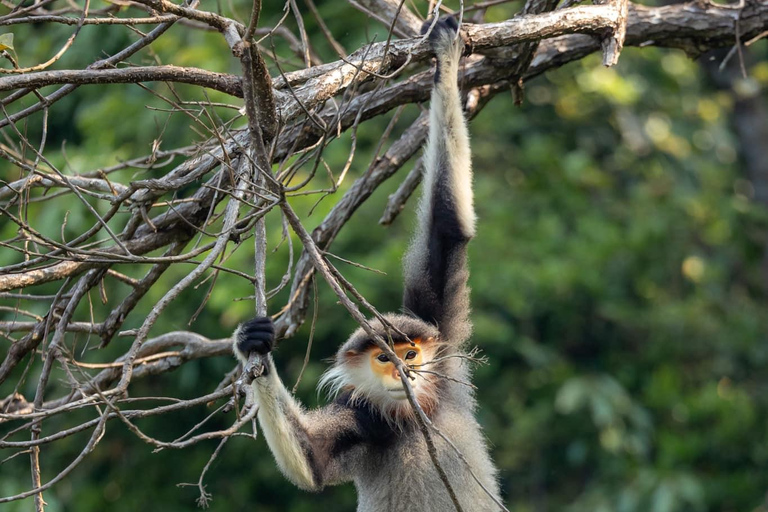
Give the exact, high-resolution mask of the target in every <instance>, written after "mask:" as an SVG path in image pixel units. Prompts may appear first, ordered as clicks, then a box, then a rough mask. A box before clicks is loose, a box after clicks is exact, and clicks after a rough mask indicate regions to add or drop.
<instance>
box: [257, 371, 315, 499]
mask: <svg viewBox="0 0 768 512" xmlns="http://www.w3.org/2000/svg"><path fill="white" fill-rule="evenodd" d="M271 370H272V371H271V372H270V373H269V374H268V375H267V376H265V377H261V378H258V379H256V380H255V381H254V382H253V390H254V392H255V395H256V403H257V404H258V405H259V424H260V425H261V431H262V433H263V434H264V437H265V438H266V440H267V443H268V444H269V447H270V449H271V450H272V455H274V457H275V461H276V462H277V465H278V466H279V467H280V469H281V471H282V472H283V474H284V475H285V476H286V477H287V478H288V479H289V480H291V481H292V482H293V483H295V484H296V485H297V486H299V487H301V488H302V489H308V490H312V489H314V488H315V487H316V485H315V482H314V478H313V477H312V470H311V468H310V466H309V461H308V460H307V455H306V454H305V453H304V450H303V448H302V447H301V444H300V443H299V439H298V437H297V435H296V432H295V430H294V429H295V427H294V425H292V424H291V421H290V420H289V419H288V417H289V415H290V416H291V417H292V418H293V419H294V421H297V422H299V421H301V407H300V406H299V404H298V403H297V402H296V401H295V400H294V399H293V397H292V396H291V395H290V393H289V392H288V390H287V389H285V386H284V385H283V383H282V382H281V381H280V378H279V377H278V376H277V375H276V373H275V370H274V366H273V367H272V369H271Z"/></svg>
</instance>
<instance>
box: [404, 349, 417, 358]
mask: <svg viewBox="0 0 768 512" xmlns="http://www.w3.org/2000/svg"><path fill="white" fill-rule="evenodd" d="M414 357H416V351H415V350H409V351H408V353H407V354H405V359H406V360H408V359H413V358H414Z"/></svg>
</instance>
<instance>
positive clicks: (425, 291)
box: [233, 17, 500, 512]
mask: <svg viewBox="0 0 768 512" xmlns="http://www.w3.org/2000/svg"><path fill="white" fill-rule="evenodd" d="M429 23H430V22H427V23H425V28H428V26H429ZM428 39H429V42H430V45H431V48H432V50H433V52H434V53H435V55H436V60H437V66H436V71H435V77H434V86H433V90H432V94H431V106H430V114H429V115H430V125H429V134H428V139H427V143H426V146H425V150H424V158H423V161H424V171H423V173H424V176H423V178H424V179H423V191H422V197H421V198H420V201H419V208H418V222H417V228H416V233H415V235H414V237H413V239H412V241H411V243H410V246H409V249H408V250H407V252H406V255H405V257H404V281H405V283H404V288H405V289H404V294H403V309H404V312H403V313H400V314H395V313H391V314H386V315H384V316H383V318H384V322H382V321H381V320H377V319H374V320H372V321H371V322H370V325H371V326H372V327H373V328H374V329H375V331H376V333H378V334H380V335H381V336H382V338H383V339H389V340H391V342H392V348H393V350H394V352H395V354H396V355H397V357H398V358H399V359H400V360H401V361H403V363H404V364H405V365H407V367H408V368H410V369H412V370H413V371H412V374H413V376H414V380H412V381H411V386H412V389H413V394H414V397H415V399H416V401H417V402H418V404H419V406H420V408H421V409H422V410H423V411H424V413H425V414H426V415H427V417H428V418H429V419H430V421H431V422H432V424H433V425H434V426H435V427H437V428H438V429H439V430H440V432H441V433H442V434H444V435H445V436H446V437H447V438H448V439H450V440H451V441H452V442H453V444H454V445H455V446H456V447H458V448H459V450H460V451H461V453H462V454H463V455H464V458H465V459H466V462H465V461H463V460H462V459H461V457H460V456H459V455H458V454H457V453H456V451H455V450H454V448H453V447H451V446H450V445H449V444H448V443H447V442H446V441H445V440H443V439H442V438H440V437H439V436H432V439H433V443H434V447H435V450H436V452H437V460H438V462H439V465H440V466H441V467H442V468H443V471H444V472H445V477H447V480H448V482H449V483H450V486H451V488H452V489H453V491H454V494H455V496H456V499H457V500H458V502H459V504H460V505H461V508H462V509H463V510H465V511H487V510H498V509H499V506H498V505H497V503H500V501H499V485H498V481H497V469H496V467H495V466H494V464H493V462H492V460H491V457H490V454H489V450H488V446H487V444H486V441H485V438H484V436H483V433H482V431H481V427H480V425H479V424H478V422H477V420H476V419H475V410H476V401H475V397H474V393H473V390H472V388H471V387H470V386H469V385H468V384H467V383H468V382H469V380H470V377H471V375H470V371H469V369H468V368H467V366H468V364H467V362H466V360H465V359H466V358H465V357H463V356H465V353H464V347H465V345H466V344H467V342H468V339H469V336H470V334H471V329H472V327H471V321H470V318H469V307H470V304H469V288H468V284H467V279H468V275H469V274H468V260H467V245H468V242H469V241H470V239H471V238H472V237H473V236H474V234H475V212H474V206H473V193H472V170H471V161H470V148H469V135H468V131H467V126H466V122H465V120H464V115H463V111H462V108H461V100H460V95H459V87H458V69H459V61H460V58H461V55H462V52H463V48H464V42H463V39H461V37H460V36H459V34H458V23H457V22H456V21H455V20H454V19H453V18H450V17H449V18H446V19H442V20H439V21H437V22H435V24H434V27H433V28H432V31H431V32H430V33H429V36H428ZM387 324H390V325H391V326H393V327H395V328H396V329H390V328H388V326H387ZM274 342H275V329H274V325H273V324H272V321H271V319H270V318H268V317H257V318H255V319H253V320H250V321H248V322H245V323H244V324H242V325H240V326H239V327H238V328H237V330H236V331H235V333H234V335H233V348H234V352H235V354H236V356H237V357H238V358H239V359H240V361H242V362H243V364H245V363H246V362H247V360H248V356H249V355H250V354H251V353H253V352H256V353H257V354H259V355H261V356H263V373H262V375H261V376H260V377H258V378H256V379H255V380H254V381H253V384H252V389H253V393H254V399H255V402H256V403H257V404H258V406H259V408H260V409H259V413H258V418H259V423H260V426H261V431H262V433H263V435H264V437H265V439H266V441H267V444H268V445H269V447H270V449H271V451H272V454H273V456H274V458H275V460H276V462H277V465H278V467H279V468H280V470H281V471H282V473H283V474H284V475H285V476H286V477H287V478H288V479H289V480H291V481H292V482H293V483H294V484H295V485H297V486H298V487H300V488H301V489H305V490H309V491H319V490H321V489H322V488H324V487H325V486H329V485H336V484H340V483H343V482H350V481H351V482H353V483H354V485H355V487H356V490H357V496H358V508H357V510H358V512H385V511H386V512H393V511H405V510H408V511H410V510H418V511H420V512H433V511H435V512H436V511H439V512H445V511H447V510H454V509H455V504H454V502H453V500H452V498H451V497H450V495H449V493H448V492H447V489H446V486H445V484H444V482H443V481H442V480H441V477H440V475H439V473H438V471H437V470H436V468H435V466H434V463H433V462H432V459H431V458H430V455H429V453H428V446H427V442H426V441H425V439H424V437H423V436H422V434H421V432H420V431H419V424H418V418H417V417H416V413H415V412H414V408H413V407H412V406H411V405H410V403H409V401H408V400H407V396H406V391H405V389H404V386H403V383H402V381H401V380H400V374H399V373H398V371H397V369H396V367H395V365H394V364H393V362H392V361H390V360H389V357H388V356H387V354H385V353H384V352H383V351H382V350H381V349H380V348H379V347H378V346H377V345H376V344H375V343H374V342H373V340H372V339H371V337H370V336H369V335H368V334H367V333H366V332H365V331H364V330H363V329H362V328H358V329H357V330H356V331H355V332H354V333H352V335H351V336H350V337H349V339H348V340H347V341H346V342H345V343H344V344H342V346H341V347H340V348H339V350H338V352H337V353H336V356H335V358H334V361H333V364H332V366H331V367H330V369H328V370H327V371H326V373H325V374H324V375H323V376H322V377H321V379H320V384H319V385H320V388H321V389H322V388H324V389H327V390H329V392H330V394H331V396H335V400H333V402H332V403H330V404H328V405H326V406H325V407H322V408H319V409H315V410H309V411H308V410H305V409H304V408H303V407H302V405H301V404H300V403H299V402H298V401H297V400H296V399H295V398H294V397H293V396H292V395H291V393H290V392H289V391H288V390H287V389H286V387H285V386H284V385H283V383H282V382H281V380H280V378H279V376H278V375H277V372H276V371H275V367H274V362H273V360H272V356H271V354H270V352H271V350H272V348H273V347H274ZM473 475H474V476H473ZM475 479H477V480H475ZM478 482H479V483H481V484H482V486H481V485H480V484H479V483H478Z"/></svg>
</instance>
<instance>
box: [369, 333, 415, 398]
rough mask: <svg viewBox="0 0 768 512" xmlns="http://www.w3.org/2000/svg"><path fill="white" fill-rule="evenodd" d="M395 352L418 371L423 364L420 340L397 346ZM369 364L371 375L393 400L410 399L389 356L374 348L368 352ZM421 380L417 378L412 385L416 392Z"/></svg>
mask: <svg viewBox="0 0 768 512" xmlns="http://www.w3.org/2000/svg"><path fill="white" fill-rule="evenodd" d="M394 352H395V354H397V357H399V358H400V359H402V360H403V362H404V363H405V364H407V365H408V366H409V367H412V368H416V369H418V368H420V367H421V365H422V364H423V360H424V353H423V350H422V346H421V339H420V338H416V339H415V340H413V344H411V343H399V344H397V345H395V346H394ZM368 364H369V368H370V371H371V373H372V374H373V375H374V376H375V377H376V379H378V380H379V381H380V382H381V386H382V387H383V388H384V390H385V391H386V392H387V393H388V394H389V395H390V396H391V397H392V398H393V399H395V400H407V399H408V398H407V396H406V394H405V389H404V388H403V383H402V382H401V381H400V373H399V372H398V371H397V368H396V367H395V364H394V363H393V362H392V361H390V360H389V356H387V355H386V354H385V353H384V352H383V351H382V350H381V349H380V348H378V347H373V348H371V349H370V350H369V351H368ZM419 380H420V379H418V378H417V379H416V380H414V381H413V382H412V383H411V386H412V387H413V389H414V391H416V388H417V387H418V382H419Z"/></svg>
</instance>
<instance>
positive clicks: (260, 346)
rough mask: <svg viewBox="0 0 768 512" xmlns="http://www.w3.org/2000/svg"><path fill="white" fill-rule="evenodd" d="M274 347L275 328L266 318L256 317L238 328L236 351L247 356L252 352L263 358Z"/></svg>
mask: <svg viewBox="0 0 768 512" xmlns="http://www.w3.org/2000/svg"><path fill="white" fill-rule="evenodd" d="M274 346H275V326H274V324H273V323H272V319H271V318H269V317H267V316H257V317H256V318H254V319H252V320H248V321H247V322H245V323H244V324H243V325H241V326H240V331H239V332H238V335H237V349H238V350H239V351H240V352H242V353H243V354H245V355H246V356H249V355H250V354H251V353H252V352H256V353H257V354H259V355H261V356H263V355H265V354H268V353H269V352H270V351H271V350H272V348H274Z"/></svg>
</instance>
